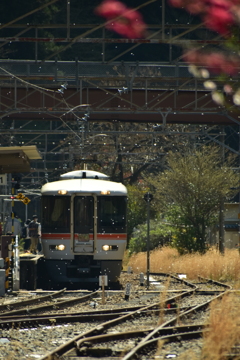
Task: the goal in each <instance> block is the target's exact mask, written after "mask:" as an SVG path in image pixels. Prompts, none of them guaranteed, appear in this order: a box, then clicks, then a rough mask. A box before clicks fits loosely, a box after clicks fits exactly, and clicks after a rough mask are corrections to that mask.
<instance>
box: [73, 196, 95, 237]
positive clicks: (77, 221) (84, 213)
mask: <svg viewBox="0 0 240 360" xmlns="http://www.w3.org/2000/svg"><path fill="white" fill-rule="evenodd" d="M93 204H94V201H93V197H92V196H76V197H75V198H74V233H77V234H89V233H93Z"/></svg>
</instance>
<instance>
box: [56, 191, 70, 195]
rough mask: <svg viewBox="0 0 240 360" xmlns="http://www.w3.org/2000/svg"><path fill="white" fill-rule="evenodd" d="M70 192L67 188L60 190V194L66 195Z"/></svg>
mask: <svg viewBox="0 0 240 360" xmlns="http://www.w3.org/2000/svg"><path fill="white" fill-rule="evenodd" d="M67 193H68V191H67V190H58V194H59V195H66V194H67Z"/></svg>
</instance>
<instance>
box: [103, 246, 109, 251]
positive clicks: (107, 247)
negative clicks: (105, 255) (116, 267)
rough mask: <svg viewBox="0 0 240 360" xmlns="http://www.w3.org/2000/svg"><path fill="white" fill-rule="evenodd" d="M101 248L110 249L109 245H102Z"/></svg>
mask: <svg viewBox="0 0 240 360" xmlns="http://www.w3.org/2000/svg"><path fill="white" fill-rule="evenodd" d="M102 249H103V251H108V250H110V245H103V246H102Z"/></svg>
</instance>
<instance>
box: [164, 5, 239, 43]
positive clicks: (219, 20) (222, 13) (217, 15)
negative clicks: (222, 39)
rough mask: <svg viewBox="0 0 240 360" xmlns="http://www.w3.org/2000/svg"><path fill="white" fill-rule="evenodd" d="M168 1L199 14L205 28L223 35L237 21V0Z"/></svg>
mask: <svg viewBox="0 0 240 360" xmlns="http://www.w3.org/2000/svg"><path fill="white" fill-rule="evenodd" d="M169 3H170V5H172V6H174V7H183V8H185V9H186V10H187V11H188V12H190V13H192V14H198V15H200V17H201V18H202V20H203V21H204V23H205V25H206V27H207V28H209V29H211V30H213V31H216V32H218V33H220V34H222V35H225V36H226V35H227V33H228V32H229V30H230V27H231V26H232V25H234V24H235V23H236V22H238V21H239V15H240V11H239V8H240V4H239V0H169Z"/></svg>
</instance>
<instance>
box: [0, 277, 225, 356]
mask: <svg viewBox="0 0 240 360" xmlns="http://www.w3.org/2000/svg"><path fill="white" fill-rule="evenodd" d="M151 276H153V277H154V278H155V279H157V281H161V280H163V279H164V281H165V284H166V283H167V287H165V288H164V289H163V288H162V289H161V291H153V292H151V291H150V292H146V291H144V290H142V291H141V296H140V295H139V292H140V291H139V288H138V290H137V291H136V293H135V294H133V295H132V300H131V299H130V301H124V292H122V293H121V296H122V301H120V302H119V296H120V292H116V294H118V295H116V296H118V303H116V305H115V306H113V305H112V304H110V305H109V304H106V305H104V306H99V305H98V306H97V307H96V308H93V307H92V306H90V304H91V303H89V301H90V300H91V299H94V301H95V302H96V301H99V300H100V294H101V292H100V291H98V292H94V293H91V294H88V295H87V296H86V295H85V296H79V298H78V299H76V298H75V301H74V299H68V300H67V302H68V304H67V302H66V303H65V305H64V304H63V303H64V301H60V302H58V304H57V308H56V307H55V308H54V307H51V308H49V304H47V305H41V306H39V307H38V310H37V307H33V312H32V310H30V313H29V312H24V309H18V310H13V311H12V313H11V311H8V312H6V311H5V312H2V313H1V314H0V329H2V336H3V335H4V336H5V338H7V334H8V332H9V331H11V332H12V333H13V332H14V335H15V332H16V333H17V332H18V331H23V332H26V333H27V331H28V333H29V330H28V329H31V330H30V331H31V332H32V333H34V331H35V333H36V332H38V331H43V332H44V334H45V335H46V334H47V333H52V334H53V333H54V332H56V334H58V335H56V339H58V341H56V344H55V346H54V344H52V343H51V344H48V341H47V339H46V344H45V347H44V346H43V348H42V349H40V348H39V349H35V351H34V352H32V353H31V351H30V350H29V352H28V354H26V353H25V355H24V356H25V358H26V355H27V358H28V359H31V354H32V355H33V357H32V359H33V358H34V356H35V358H36V356H38V358H40V359H41V360H47V359H48V360H55V359H61V358H62V359H65V360H67V359H69V360H70V359H73V358H74V359H81V360H83V359H88V360H89V359H94V358H96V357H98V358H99V357H100V358H106V359H108V360H110V359H113V358H114V359H116V358H121V359H124V360H127V359H134V358H139V359H150V358H151V357H146V354H148V355H147V356H153V355H151V354H154V353H156V351H157V347H158V344H159V341H161V340H162V341H163V340H164V341H165V342H166V341H168V342H170V341H179V339H181V341H183V340H184V339H186V341H190V339H196V338H199V337H200V336H201V334H202V331H203V329H204V326H203V324H204V322H205V320H206V313H207V311H208V307H209V304H210V302H211V301H212V300H213V299H216V298H220V297H221V296H223V294H225V293H226V291H228V290H230V288H229V287H227V286H226V285H224V284H221V283H219V282H213V281H211V280H207V279H203V278H200V279H199V282H198V283H196V284H192V283H189V282H187V281H186V280H183V279H179V278H178V277H177V276H172V275H171V276H169V275H166V274H151ZM170 283H171V286H169V284H170ZM175 285H176V286H175ZM181 289H182V290H181ZM174 290H175V292H174ZM111 293H112V294H115V293H114V292H111ZM134 295H135V296H136V298H135V296H134ZM113 296H114V295H112V297H113ZM84 298H85V299H84ZM136 299H138V300H139V304H137V305H136V304H135V305H134V303H136V301H137V300H136ZM143 299H145V303H144V304H141V302H143ZM70 300H71V301H72V304H71V303H69V301H70ZM59 303H60V306H58V305H59ZM69 304H71V305H73V306H74V309H75V308H76V307H80V305H81V307H80V308H79V309H78V311H71V312H69V311H68V310H66V309H69V307H67V306H69ZM119 305H120V306H119ZM43 306H48V308H47V307H45V308H44V307H43ZM83 309H85V310H83ZM19 310H21V311H22V312H18V311H19ZM46 310H47V311H50V312H48V313H43V311H46ZM66 329H69V330H70V331H68V336H66V335H65V332H64V330H66ZM39 334H40V333H39ZM59 334H62V337H61V338H59ZM33 337H34V336H33ZM49 337H50V335H49ZM35 338H36V337H35ZM176 339H177V340H176ZM184 341H185V340H184ZM9 342H11V340H10V341H9ZM38 343H39V340H38ZM0 344H1V339H0ZM5 348H7V345H5ZM0 350H1V347H0ZM47 350H48V351H47ZM49 350H50V351H49ZM0 352H1V351H0ZM23 358H24V357H22V359H23ZM0 359H1V356H0ZM12 359H15V358H14V357H12ZM18 359H21V356H18Z"/></svg>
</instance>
